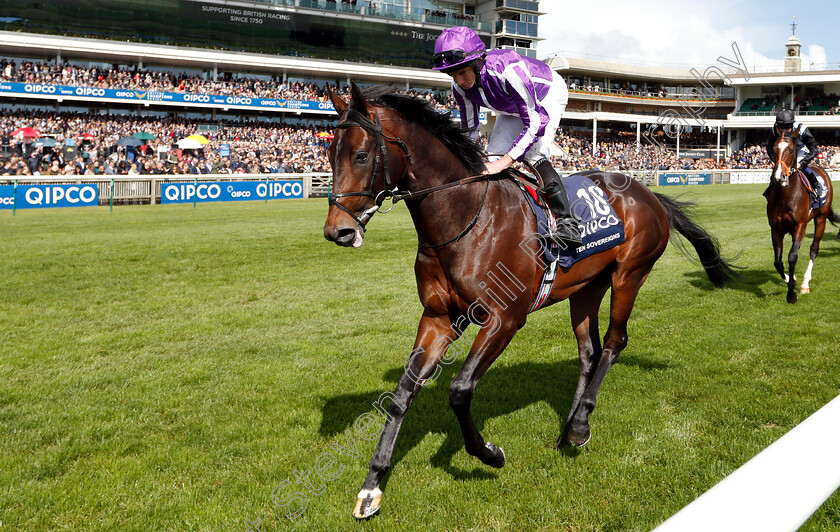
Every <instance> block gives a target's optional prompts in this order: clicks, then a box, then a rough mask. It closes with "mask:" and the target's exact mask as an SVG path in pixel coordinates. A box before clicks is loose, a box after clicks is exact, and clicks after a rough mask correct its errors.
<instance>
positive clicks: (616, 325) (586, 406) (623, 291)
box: [564, 265, 652, 447]
mask: <svg viewBox="0 0 840 532" xmlns="http://www.w3.org/2000/svg"><path fill="white" fill-rule="evenodd" d="M651 267H652V265H651V266H650V267H647V268H637V269H635V270H633V271H629V272H628V271H626V270H625V271H624V272H616V273H614V274H613V285H612V295H611V296H610V325H609V328H608V329H607V334H606V335H605V336H604V350H603V352H602V354H601V360H600V361H599V362H598V367H597V368H596V369H595V373H594V374H593V375H592V378H591V379H590V381H589V384H588V385H587V386H586V390H584V392H583V395H582V396H581V398H580V404H579V405H578V408H577V411H576V412H575V413H574V416H572V418H571V419H569V420H568V421H567V422H566V425H567V427H566V429H565V431H564V433H567V434H568V441H569V443H572V444H574V445H576V446H578V447H580V446H581V445H584V444H585V443H586V442H588V441H589V438H590V437H591V435H592V433H591V431H590V429H589V415H590V414H591V413H592V411H593V410H595V403H596V398H597V395H598V390H599V388H600V387H601V383H603V381H604V377H606V376H607V371H609V369H610V368H611V367H612V365H613V364H615V361H616V359H618V355H619V354H620V353H621V351H622V350H623V349H624V348H625V347H626V346H627V321H628V320H629V319H630V313H631V312H632V310H633V304H634V303H635V302H636V296H637V295H638V294H639V289H640V288H641V287H642V284H643V283H644V282H645V279H646V278H647V275H648V273H650V268H651Z"/></svg>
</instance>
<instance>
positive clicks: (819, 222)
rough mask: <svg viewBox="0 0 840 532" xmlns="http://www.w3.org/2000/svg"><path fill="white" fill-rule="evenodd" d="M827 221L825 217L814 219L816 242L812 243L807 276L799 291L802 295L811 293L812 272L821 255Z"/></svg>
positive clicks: (803, 279)
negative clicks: (821, 243)
mask: <svg viewBox="0 0 840 532" xmlns="http://www.w3.org/2000/svg"><path fill="white" fill-rule="evenodd" d="M826 219H827V218H826V217H825V216H816V217H815V218H814V241H813V242H811V256H810V260H809V261H808V268H807V269H806V270H805V276H804V277H803V278H802V286H801V287H800V289H799V291H800V293H802V294H810V293H811V285H810V283H811V271H812V270H813V269H814V261H815V260H816V259H817V255H819V253H820V241H821V240H822V237H823V234H825V222H826Z"/></svg>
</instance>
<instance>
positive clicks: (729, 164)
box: [552, 129, 840, 171]
mask: <svg viewBox="0 0 840 532" xmlns="http://www.w3.org/2000/svg"><path fill="white" fill-rule="evenodd" d="M708 135H710V134H709V133H695V134H691V135H684V136H683V137H681V138H680V140H681V142H682V143H683V146H684V148H683V150H685V149H686V148H685V147H686V146H692V147H696V146H707V147H706V148H705V149H707V150H708V149H709V148H708V147H709V146H713V145H714V142H711V141H710V139H709V138H708ZM554 140H555V142H557V144H558V145H559V146H560V148H561V149H562V150H563V152H565V154H564V155H563V156H560V157H553V158H552V162H553V163H554V166H555V167H556V168H558V169H561V170H566V171H581V170H588V169H591V168H599V169H602V170H619V171H627V170H714V169H751V168H770V167H771V166H772V165H771V163H770V160H769V158H768V157H767V153H766V151H765V148H764V145H763V144H753V143H750V144H748V145H746V146H745V147H743V148H741V149H740V150H738V151H737V152H735V153H733V154H732V155H731V156H729V157H721V158H720V159H719V160H716V159H715V158H714V157H705V158H698V159H693V158H678V157H677V154H676V150H675V149H674V146H673V145H670V144H673V142H674V141H670V143H669V142H666V141H665V139H664V138H662V137H661V136H660V137H654V138H650V137H648V136H641V137H640V142H639V145H638V146H637V145H636V135H635V133H624V132H613V133H609V134H603V133H602V134H599V135H598V139H597V144H596V147H595V152H594V153H593V151H592V133H591V132H581V131H572V130H569V131H563V130H562V129H561V130H558V132H557V134H556V135H555V138H554ZM688 149H691V148H688ZM820 154H821V157H820V158H819V159H818V162H819V164H821V165H822V166H824V167H827V168H828V167H836V166H838V165H840V147H838V146H830V145H823V146H820Z"/></svg>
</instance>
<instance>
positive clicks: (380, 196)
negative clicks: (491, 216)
mask: <svg viewBox="0 0 840 532" xmlns="http://www.w3.org/2000/svg"><path fill="white" fill-rule="evenodd" d="M350 112H353V111H350ZM354 114H355V115H354V116H353V119H354V120H353V121H347V122H342V123H339V124H336V126H335V127H336V128H337V129H347V128H351V127H359V128H362V129H364V130H365V131H367V132H368V133H369V134H370V135H371V136H372V137H373V139H374V143H375V145H376V146H377V147H376V148H375V151H376V158H375V159H374V164H373V173H372V175H371V180H370V186H369V187H368V190H365V191H358V192H339V193H337V194H330V195H329V199H328V202H329V205H335V206H337V207H338V208H339V209H341V210H342V211H344V212H345V213H347V214H348V215H350V217H351V218H353V220H355V221H356V223H357V224H359V227H360V228H361V229H362V231H363V232H364V231H365V230H366V227H365V226H366V225H367V223H368V222H369V221H370V219H371V218H372V217H373V215H374V214H375V213H376V212H377V211H379V209H380V208H381V207H382V204H383V203H384V202H385V200H386V199H391V201H392V203H393V204H396V203H397V202H399V201H401V200H409V199H418V198H422V197H424V196H427V195H429V194H432V193H434V192H439V191H441V190H446V189H449V188H454V187H460V186H463V185H468V184H470V183H477V182H480V181H484V182H485V183H486V185H485V187H484V195H483V197H482V198H481V204H480V205H479V206H478V211H477V212H476V213H475V216H473V218H472V220H471V221H470V223H469V224H468V225H467V227H466V228H464V230H463V231H461V232H460V233H459V234H458V235H457V236H455V237H454V238H451V239H449V240H447V241H446V242H443V243H442V244H435V245H431V244H426V243H424V242H422V241H418V243H419V245H420V246H423V247H426V248H431V249H436V248H441V247H443V246H446V245H448V244H451V243H452V242H457V241H458V240H460V239H461V238H463V237H464V236H465V235H466V234H467V233H469V232H470V230H472V228H473V227H475V224H476V223H477V222H478V217H479V215H481V211H482V210H483V208H484V203H485V202H486V200H487V193H488V191H489V190H490V181H491V180H492V179H494V178H495V179H498V178H499V174H496V175H490V174H479V175H472V176H469V177H465V178H463V179H459V180H458V181H453V182H451V183H444V184H442V185H437V186H434V187H429V188H424V189H421V190H417V191H411V190H400V189H399V188H398V187H397V183H399V182H400V181H402V180H403V179H404V178H405V177H406V175H408V168H409V166H410V165H411V154H410V153H409V151H408V147H407V146H406V145H405V142H403V140H402V139H401V138H400V137H391V136H389V135H387V134H386V133H385V132H384V130H383V129H382V122H381V121H380V119H379V115H378V114H377V115H376V122H374V121H372V120H370V119H369V118H368V117H366V116H364V115H363V114H362V113H359V112H355V113H354ZM385 141H389V142H392V143H394V144H397V145H398V146H399V147H400V149H402V151H403V153H405V159H406V161H405V169H404V170H403V175H402V176H401V177H400V178H399V179H398V180H397V181H396V182H394V181H392V179H391V173H390V169H389V166H388V152H387V147H386V144H385ZM380 164H381V165H382V171H383V174H384V179H385V188H383V189H382V190H381V191H379V192H374V191H373V186H374V182H375V181H376V176H377V174H378V172H379V165H380ZM348 197H368V198H371V199H373V200H374V205H373V206H372V207H369V208H368V209H366V210H365V211H364V212H363V213H362V214H361V216H358V217H357V216H356V214H355V213H353V212H352V211H351V210H350V209H348V208H347V207H345V206H344V205H342V204H341V203H339V201H338V200H339V199H341V198H348ZM390 210H391V209H390V208H389V209H388V210H386V211H382V212H388V211H390Z"/></svg>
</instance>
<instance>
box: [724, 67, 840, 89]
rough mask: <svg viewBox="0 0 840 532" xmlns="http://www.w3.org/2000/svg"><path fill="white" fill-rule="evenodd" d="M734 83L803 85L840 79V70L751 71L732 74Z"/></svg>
mask: <svg viewBox="0 0 840 532" xmlns="http://www.w3.org/2000/svg"><path fill="white" fill-rule="evenodd" d="M730 79H731V80H732V85H737V86H744V85H801V84H804V83H833V82H838V81H840V70H821V71H813V70H812V71H810V72H768V73H758V74H753V73H751V74H750V76H749V79H747V78H746V77H745V76H735V75H731V76H730Z"/></svg>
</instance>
